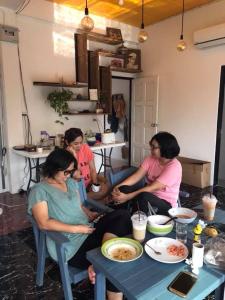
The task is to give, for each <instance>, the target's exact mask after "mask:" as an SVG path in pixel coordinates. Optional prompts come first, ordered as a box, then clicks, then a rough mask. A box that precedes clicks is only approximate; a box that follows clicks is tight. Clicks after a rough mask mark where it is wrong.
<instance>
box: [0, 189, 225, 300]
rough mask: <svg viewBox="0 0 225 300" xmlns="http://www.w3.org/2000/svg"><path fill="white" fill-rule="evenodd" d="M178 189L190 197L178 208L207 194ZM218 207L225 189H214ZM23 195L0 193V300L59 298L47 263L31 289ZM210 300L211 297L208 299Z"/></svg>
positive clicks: (30, 243) (55, 275)
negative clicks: (41, 280)
mask: <svg viewBox="0 0 225 300" xmlns="http://www.w3.org/2000/svg"><path fill="white" fill-rule="evenodd" d="M181 190H183V191H186V192H189V193H190V197H188V198H182V199H181V203H182V206H185V207H193V206H195V205H197V204H199V203H200V201H201V197H202V195H203V194H204V193H206V192H209V191H211V189H210V188H207V189H205V190H202V189H199V188H194V187H190V186H187V185H183V186H182V188H181ZM214 193H216V195H217V198H218V200H219V201H218V206H219V207H223V208H224V209H225V189H223V188H219V187H217V188H215V189H214ZM26 206H27V200H26V195H25V194H24V195H10V194H9V193H4V194H0V208H2V209H3V214H2V215H1V216H0V299H2V300H25V299H26V300H42V299H43V300H45V299H48V300H53V299H54V300H55V299H57V300H58V299H59V300H60V299H63V293H62V289H61V283H60V277H59V272H58V269H57V266H56V265H55V264H54V263H53V262H50V261H49V262H48V263H47V268H46V275H45V280H44V286H43V287H42V288H37V287H36V286H35V266H36V255H35V251H34V240H33V234H32V230H31V228H30V225H29V223H28V222H27V220H26ZM73 295H74V299H80V300H83V299H86V300H91V299H93V296H92V295H93V288H90V285H89V284H88V282H87V281H86V282H82V283H80V284H78V285H77V286H76V287H74V288H73ZM211 299H212V298H211Z"/></svg>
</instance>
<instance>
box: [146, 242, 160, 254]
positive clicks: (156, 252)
mask: <svg viewBox="0 0 225 300" xmlns="http://www.w3.org/2000/svg"><path fill="white" fill-rule="evenodd" d="M145 245H147V246H148V247H149V248H150V249H152V251H154V253H155V254H157V255H161V254H162V253H161V252H160V251H156V250H155V249H154V248H152V246H150V245H149V244H147V243H146V244H145Z"/></svg>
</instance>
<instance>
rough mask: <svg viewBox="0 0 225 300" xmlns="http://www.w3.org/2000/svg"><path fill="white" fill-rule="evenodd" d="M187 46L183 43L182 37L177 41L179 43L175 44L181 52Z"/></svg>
mask: <svg viewBox="0 0 225 300" xmlns="http://www.w3.org/2000/svg"><path fill="white" fill-rule="evenodd" d="M186 48H187V44H186V43H185V41H184V40H183V39H181V40H180V41H179V43H178V44H177V50H178V51H180V52H182V51H184V50H185V49H186Z"/></svg>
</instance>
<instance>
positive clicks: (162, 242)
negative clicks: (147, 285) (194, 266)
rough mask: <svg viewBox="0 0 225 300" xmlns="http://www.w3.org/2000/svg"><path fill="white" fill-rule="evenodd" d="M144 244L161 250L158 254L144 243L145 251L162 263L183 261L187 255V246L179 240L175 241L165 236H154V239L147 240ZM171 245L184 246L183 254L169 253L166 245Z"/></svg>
mask: <svg viewBox="0 0 225 300" xmlns="http://www.w3.org/2000/svg"><path fill="white" fill-rule="evenodd" d="M146 244H148V245H150V246H151V247H152V248H153V249H155V250H156V251H159V252H161V253H162V254H160V255H158V254H155V253H154V251H153V250H152V249H150V248H149V247H148V246H146V245H145V252H146V253H147V254H148V255H149V256H150V257H151V258H153V259H155V260H157V261H160V262H163V263H167V264H175V263H178V262H181V261H183V260H184V259H186V258H187V256H188V249H187V247H186V246H185V245H184V244H183V243H181V242H180V241H177V240H175V239H171V238H167V237H159V238H154V239H151V240H149V241H147V243H146ZM171 245H176V246H183V247H184V255H183V256H174V255H171V254H169V253H168V252H167V247H169V246H171Z"/></svg>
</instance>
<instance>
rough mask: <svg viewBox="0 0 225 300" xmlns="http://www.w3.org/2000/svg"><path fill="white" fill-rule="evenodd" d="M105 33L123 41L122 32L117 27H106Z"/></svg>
mask: <svg viewBox="0 0 225 300" xmlns="http://www.w3.org/2000/svg"><path fill="white" fill-rule="evenodd" d="M106 35H107V36H108V37H109V38H111V39H112V40H115V41H121V43H122V42H123V37H122V33H121V30H120V29H119V28H113V27H106Z"/></svg>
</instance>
